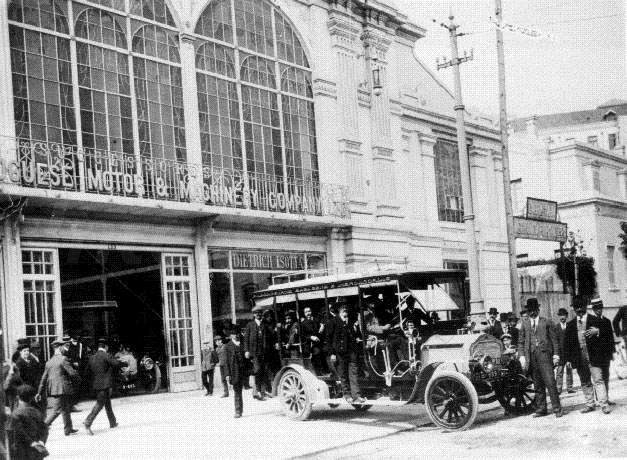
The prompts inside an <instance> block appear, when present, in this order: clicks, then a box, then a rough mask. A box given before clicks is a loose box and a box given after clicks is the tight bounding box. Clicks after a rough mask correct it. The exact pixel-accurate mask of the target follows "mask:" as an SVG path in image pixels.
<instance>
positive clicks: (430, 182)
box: [416, 132, 439, 232]
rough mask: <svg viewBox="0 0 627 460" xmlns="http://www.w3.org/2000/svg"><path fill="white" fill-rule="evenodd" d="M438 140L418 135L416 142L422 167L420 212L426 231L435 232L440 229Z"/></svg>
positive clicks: (425, 135)
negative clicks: (436, 146) (436, 151)
mask: <svg viewBox="0 0 627 460" xmlns="http://www.w3.org/2000/svg"><path fill="white" fill-rule="evenodd" d="M436 140H437V139H436V138H435V137H433V136H430V135H427V134H422V133H418V132H417V133H416V142H417V145H418V152H419V163H418V164H420V167H421V171H420V182H421V186H422V193H421V194H420V195H418V197H419V198H418V199H419V200H420V201H421V203H420V208H421V209H420V212H421V213H422V215H423V216H424V222H425V224H426V229H427V230H428V231H430V232H435V231H437V229H438V228H439V216H438V192H437V179H436V170H435V152H434V148H435V143H436ZM420 197H421V198H420Z"/></svg>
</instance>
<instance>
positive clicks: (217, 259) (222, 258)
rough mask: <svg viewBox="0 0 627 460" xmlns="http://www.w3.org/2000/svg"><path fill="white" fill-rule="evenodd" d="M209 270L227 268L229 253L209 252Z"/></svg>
mask: <svg viewBox="0 0 627 460" xmlns="http://www.w3.org/2000/svg"><path fill="white" fill-rule="evenodd" d="M209 266H210V267H211V268H223V269H225V268H229V251H209Z"/></svg>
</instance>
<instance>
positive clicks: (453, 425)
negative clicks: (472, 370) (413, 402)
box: [425, 371, 479, 431]
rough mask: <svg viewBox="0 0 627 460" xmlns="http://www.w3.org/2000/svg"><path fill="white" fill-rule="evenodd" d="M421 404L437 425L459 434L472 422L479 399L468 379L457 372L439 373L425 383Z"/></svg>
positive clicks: (475, 415)
mask: <svg viewBox="0 0 627 460" xmlns="http://www.w3.org/2000/svg"><path fill="white" fill-rule="evenodd" d="M425 405H426V406H427V412H428V413H429V417H430V418H431V421H433V423H435V424H436V425H437V426H439V427H442V428H446V429H449V430H459V431H461V430H466V429H468V428H469V427H470V426H471V425H472V424H473V422H474V421H475V418H476V417H477V411H478V408H479V398H478V396H477V391H476V390H475V388H474V386H473V385H472V383H471V382H470V380H469V379H468V377H466V376H465V375H463V374H460V373H459V372H453V371H443V372H439V373H436V375H434V376H433V377H432V378H431V380H429V383H428V384H427V389H426V390H425Z"/></svg>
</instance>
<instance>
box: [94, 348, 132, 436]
mask: <svg viewBox="0 0 627 460" xmlns="http://www.w3.org/2000/svg"><path fill="white" fill-rule="evenodd" d="M127 365H128V364H127V363H125V362H122V361H119V360H117V359H115V358H113V357H111V356H110V355H109V346H108V345H107V340H106V339H99V340H98V351H96V353H94V354H93V355H91V356H90V357H89V364H88V365H87V370H88V374H90V376H91V378H92V388H93V390H94V392H95V393H96V404H95V405H94V408H93V409H92V410H91V412H90V413H89V415H88V416H87V418H86V419H85V421H84V422H83V425H85V430H87V433H88V434H90V435H92V436H93V434H94V432H93V431H91V425H92V423H94V419H95V418H96V416H97V415H98V413H99V412H100V411H101V410H102V408H103V407H104V408H105V411H106V412H107V418H108V419H109V426H110V427H111V428H115V427H116V426H118V422H117V421H116V419H115V415H114V414H113V408H112V407H111V387H112V386H113V379H114V377H113V372H114V371H115V370H117V369H119V368H120V367H124V366H127Z"/></svg>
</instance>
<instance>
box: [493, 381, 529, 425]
mask: <svg viewBox="0 0 627 460" xmlns="http://www.w3.org/2000/svg"><path fill="white" fill-rule="evenodd" d="M498 398H499V402H500V403H501V406H503V408H504V409H505V412H507V413H509V414H514V415H526V414H530V413H532V412H533V411H534V410H535V401H536V392H535V389H534V387H533V380H531V379H530V378H527V377H525V376H524V375H522V374H517V375H514V376H512V377H510V378H508V379H506V380H505V381H504V382H503V387H502V389H501V390H500V391H499V394H498Z"/></svg>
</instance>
